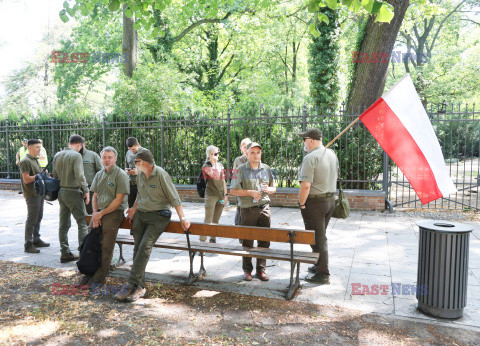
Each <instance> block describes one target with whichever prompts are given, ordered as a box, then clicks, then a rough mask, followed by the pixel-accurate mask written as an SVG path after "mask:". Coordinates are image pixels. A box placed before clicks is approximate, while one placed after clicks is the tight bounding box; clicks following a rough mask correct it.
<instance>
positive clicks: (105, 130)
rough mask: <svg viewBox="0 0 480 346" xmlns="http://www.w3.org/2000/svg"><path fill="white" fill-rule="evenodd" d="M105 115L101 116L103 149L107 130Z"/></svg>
mask: <svg viewBox="0 0 480 346" xmlns="http://www.w3.org/2000/svg"><path fill="white" fill-rule="evenodd" d="M105 125H106V124H105V113H104V114H103V118H102V137H103V138H102V139H103V147H104V148H105V146H106V143H107V129H106V126H105Z"/></svg>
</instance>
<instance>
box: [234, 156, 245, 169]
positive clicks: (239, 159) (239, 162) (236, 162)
mask: <svg viewBox="0 0 480 346" xmlns="http://www.w3.org/2000/svg"><path fill="white" fill-rule="evenodd" d="M247 161H248V159H247V157H246V156H245V155H242V156H239V157H237V158H236V159H235V160H234V161H233V169H237V168H238V167H239V166H241V165H243V164H244V163H246V162H247Z"/></svg>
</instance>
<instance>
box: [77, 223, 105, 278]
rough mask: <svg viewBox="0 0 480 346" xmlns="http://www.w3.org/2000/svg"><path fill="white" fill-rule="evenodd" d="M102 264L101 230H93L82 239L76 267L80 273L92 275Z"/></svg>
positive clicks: (99, 228)
mask: <svg viewBox="0 0 480 346" xmlns="http://www.w3.org/2000/svg"><path fill="white" fill-rule="evenodd" d="M101 264H102V228H101V227H98V228H94V229H92V230H91V231H90V232H88V234H87V235H86V236H85V238H83V241H82V245H81V246H80V259H79V260H78V261H77V267H78V270H79V271H80V273H82V274H85V275H89V276H91V275H93V274H95V272H96V271H97V270H98V268H100V265H101Z"/></svg>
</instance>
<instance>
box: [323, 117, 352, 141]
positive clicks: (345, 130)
mask: <svg viewBox="0 0 480 346" xmlns="http://www.w3.org/2000/svg"><path fill="white" fill-rule="evenodd" d="M359 120H360V117H358V118H357V119H355V120H354V121H352V122H351V123H350V125H348V126H347V127H346V128H345V129H343V131H342V132H340V133H339V134H338V135H337V137H335V138H334V139H332V140H331V141H330V142H329V143H328V144H327V145H326V146H325V148H328V147H329V146H330V145H331V144H332V143H333V142H335V141H336V140H337V139H338V138H339V137H340V136H342V135H343V134H344V133H345V132H347V130H348V129H349V128H350V127H352V126H353V125H355V124H356V123H357V122H358V121H359Z"/></svg>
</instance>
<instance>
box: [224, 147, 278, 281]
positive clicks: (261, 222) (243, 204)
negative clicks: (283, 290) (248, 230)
mask: <svg viewBox="0 0 480 346" xmlns="http://www.w3.org/2000/svg"><path fill="white" fill-rule="evenodd" d="M247 157H248V162H246V163H244V164H243V165H241V166H239V167H238V172H237V176H236V177H235V178H234V179H232V183H231V185H230V193H231V194H232V195H234V196H238V197H239V200H240V208H241V210H240V222H239V224H240V225H243V226H259V227H270V215H271V214H270V197H269V195H270V194H273V193H275V192H276V191H277V188H276V187H275V181H274V179H273V174H272V171H271V169H270V167H269V166H267V165H266V164H264V163H262V162H261V158H262V147H261V146H260V144H258V143H256V142H253V143H251V144H250V147H249V149H248V150H247ZM242 243H243V246H246V247H253V240H246V239H244V240H243V242H242ZM257 245H258V247H265V248H269V247H270V242H269V241H259V240H257ZM266 264H267V261H266V260H265V259H263V258H257V272H256V274H255V276H256V277H257V278H259V279H260V280H262V281H268V280H269V278H268V275H267V274H266V273H265V266H266ZM242 268H243V279H244V280H245V281H251V280H252V270H253V265H252V258H251V257H243V264H242Z"/></svg>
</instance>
